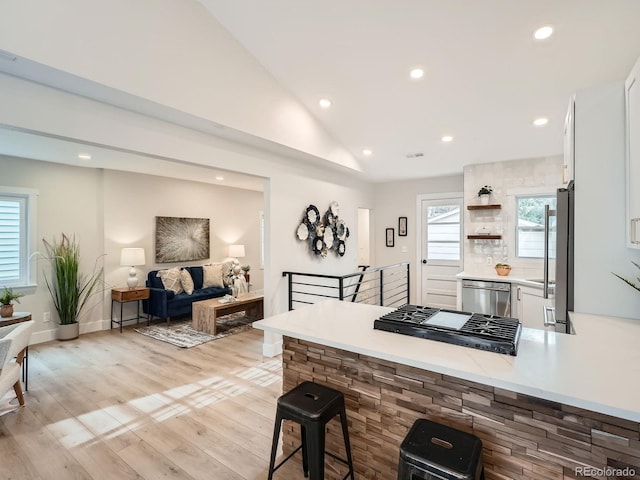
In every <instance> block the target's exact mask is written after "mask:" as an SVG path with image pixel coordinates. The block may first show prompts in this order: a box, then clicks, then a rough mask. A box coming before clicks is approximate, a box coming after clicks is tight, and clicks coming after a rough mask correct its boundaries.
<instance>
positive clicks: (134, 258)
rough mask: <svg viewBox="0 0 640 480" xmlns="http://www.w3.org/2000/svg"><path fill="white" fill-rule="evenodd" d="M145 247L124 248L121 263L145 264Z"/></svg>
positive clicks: (123, 264)
mask: <svg viewBox="0 0 640 480" xmlns="http://www.w3.org/2000/svg"><path fill="white" fill-rule="evenodd" d="M145 263H146V261H145V258H144V248H123V249H122V253H121V254H120V265H122V266H127V267H133V266H135V265H144V264H145Z"/></svg>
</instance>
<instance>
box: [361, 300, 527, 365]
mask: <svg viewBox="0 0 640 480" xmlns="http://www.w3.org/2000/svg"><path fill="white" fill-rule="evenodd" d="M373 328H375V329H376V330H384V331H387V332H394V333H401V334H404V335H411V336H413V337H421V338H427V339H429V340H437V341H439V342H447V343H452V344H455V345H462V346H465V347H472V348H478V349H480V350H487V351H490V352H497V353H504V354H509V355H513V356H515V355H517V353H518V342H519V341H520V333H521V331H522V324H521V323H520V321H518V320H517V319H515V318H509V317H498V316H496V315H484V314H481V313H469V312H457V311H454V310H445V309H440V308H431V307H425V306H420V305H405V306H403V307H400V308H398V309H397V310H394V311H393V312H391V313H387V314H386V315H383V316H382V317H380V318H379V319H378V320H376V321H375V322H374V324H373Z"/></svg>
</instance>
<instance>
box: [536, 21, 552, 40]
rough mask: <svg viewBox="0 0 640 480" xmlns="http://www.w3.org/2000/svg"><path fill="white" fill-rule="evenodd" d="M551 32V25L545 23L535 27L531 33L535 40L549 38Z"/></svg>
mask: <svg viewBox="0 0 640 480" xmlns="http://www.w3.org/2000/svg"><path fill="white" fill-rule="evenodd" d="M552 33H553V27H551V26H549V25H546V26H544V27H540V28H539V29H537V30H536V31H535V32H534V34H533V38H535V39H536V40H545V39H547V38H549V37H550V36H551V34H552Z"/></svg>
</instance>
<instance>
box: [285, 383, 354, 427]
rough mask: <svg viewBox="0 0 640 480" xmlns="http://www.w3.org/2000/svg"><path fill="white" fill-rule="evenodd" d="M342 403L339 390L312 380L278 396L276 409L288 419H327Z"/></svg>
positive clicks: (342, 397) (342, 398) (332, 415)
mask: <svg viewBox="0 0 640 480" xmlns="http://www.w3.org/2000/svg"><path fill="white" fill-rule="evenodd" d="M343 405H344V396H343V395H342V393H341V392H339V391H337V390H334V389H332V388H329V387H325V386H323V385H319V384H317V383H313V382H303V383H301V384H300V385H298V386H297V387H296V388H294V389H292V390H290V391H289V392H288V393H285V394H284V395H282V396H281V397H280V398H278V409H280V410H281V411H282V414H283V415H284V416H285V418H288V419H289V420H296V421H299V420H312V421H329V420H331V419H332V418H333V417H334V416H336V415H337V414H338V413H339V412H340V408H341V407H342V406H343Z"/></svg>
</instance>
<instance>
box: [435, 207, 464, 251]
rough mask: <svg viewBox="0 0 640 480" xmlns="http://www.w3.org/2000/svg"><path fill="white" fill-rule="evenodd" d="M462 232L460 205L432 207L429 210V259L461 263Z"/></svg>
mask: <svg viewBox="0 0 640 480" xmlns="http://www.w3.org/2000/svg"><path fill="white" fill-rule="evenodd" d="M461 232H462V229H461V226H460V205H457V204H456V205H451V204H448V205H430V206H429V207H428V209H427V259H428V260H438V261H445V262H451V261H453V262H457V261H460V258H461V249H460V239H461V235H462V233H461Z"/></svg>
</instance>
